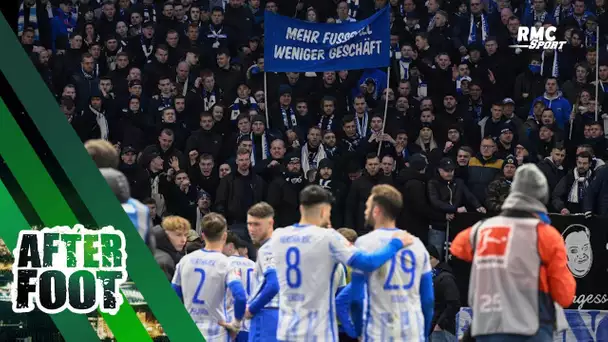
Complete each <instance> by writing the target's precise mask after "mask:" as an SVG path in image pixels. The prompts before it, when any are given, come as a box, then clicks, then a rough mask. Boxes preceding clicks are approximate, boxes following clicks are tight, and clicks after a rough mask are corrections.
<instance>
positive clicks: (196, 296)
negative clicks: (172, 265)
mask: <svg viewBox="0 0 608 342" xmlns="http://www.w3.org/2000/svg"><path fill="white" fill-rule="evenodd" d="M194 272H196V273H200V274H201V279H200V280H199V281H198V285H197V286H196V291H194V297H193V298H192V303H193V304H205V301H204V300H202V299H200V298H199V296H200V294H201V290H202V289H203V284H204V283H205V270H204V269H202V268H195V269H194Z"/></svg>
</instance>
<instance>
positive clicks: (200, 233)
mask: <svg viewBox="0 0 608 342" xmlns="http://www.w3.org/2000/svg"><path fill="white" fill-rule="evenodd" d="M209 213H210V211H208V212H206V213H203V212H201V210H200V209H199V208H198V207H196V229H195V230H196V234H198V236H203V225H202V222H203V217H204V216H205V215H207V214H209Z"/></svg>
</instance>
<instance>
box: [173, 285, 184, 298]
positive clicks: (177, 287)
mask: <svg viewBox="0 0 608 342" xmlns="http://www.w3.org/2000/svg"><path fill="white" fill-rule="evenodd" d="M171 287H172V288H173V290H175V293H177V296H178V297H179V299H180V300H181V301H182V302H183V301H184V294H183V293H182V287H181V286H179V285H177V284H171Z"/></svg>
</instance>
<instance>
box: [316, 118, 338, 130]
mask: <svg viewBox="0 0 608 342" xmlns="http://www.w3.org/2000/svg"><path fill="white" fill-rule="evenodd" d="M325 122H327V123H325ZM333 123H334V115H333V114H332V115H331V116H330V117H329V118H327V115H325V114H324V115H323V116H322V117H321V120H319V124H318V125H317V126H318V127H319V128H320V129H321V130H322V131H331V130H332V129H331V127H332V124H333Z"/></svg>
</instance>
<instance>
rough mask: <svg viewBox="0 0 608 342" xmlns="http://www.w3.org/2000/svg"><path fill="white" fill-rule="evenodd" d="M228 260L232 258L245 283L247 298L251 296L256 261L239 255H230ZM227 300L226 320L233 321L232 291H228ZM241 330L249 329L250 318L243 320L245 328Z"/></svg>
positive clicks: (233, 265) (242, 282)
mask: <svg viewBox="0 0 608 342" xmlns="http://www.w3.org/2000/svg"><path fill="white" fill-rule="evenodd" d="M228 260H230V265H231V267H232V268H233V269H235V270H236V273H237V274H238V275H240V278H241V284H243V288H244V289H245V293H246V294H247V298H249V296H251V291H252V286H253V269H254V268H255V262H253V261H252V260H250V259H247V258H245V257H242V256H238V255H233V256H229V257H228ZM226 301H227V304H226V313H227V316H226V319H227V321H226V322H231V321H232V320H234V298H233V297H232V294H231V293H230V292H228V296H227V300H226ZM241 330H243V331H249V320H243V328H242V329H241Z"/></svg>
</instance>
